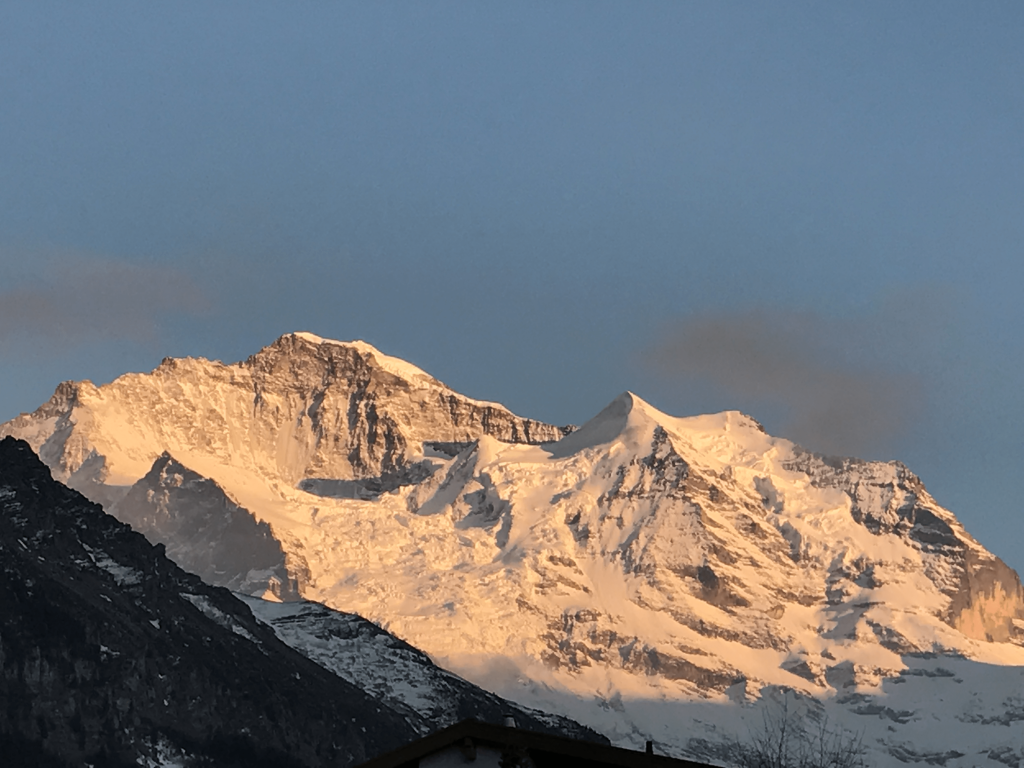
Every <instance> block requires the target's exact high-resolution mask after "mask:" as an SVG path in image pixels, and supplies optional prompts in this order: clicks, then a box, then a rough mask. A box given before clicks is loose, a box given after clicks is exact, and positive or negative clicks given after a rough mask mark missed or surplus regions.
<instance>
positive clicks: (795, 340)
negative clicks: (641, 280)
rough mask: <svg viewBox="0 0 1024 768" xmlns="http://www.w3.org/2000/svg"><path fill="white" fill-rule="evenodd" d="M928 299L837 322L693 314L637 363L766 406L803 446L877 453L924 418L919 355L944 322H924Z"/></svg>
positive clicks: (737, 402) (739, 402)
mask: <svg viewBox="0 0 1024 768" xmlns="http://www.w3.org/2000/svg"><path fill="white" fill-rule="evenodd" d="M933 299H935V297H934V296H931V295H927V294H924V293H922V294H920V295H917V296H914V297H913V298H911V299H908V298H907V297H903V298H902V299H901V300H900V301H893V302H889V303H888V304H886V305H884V306H882V307H876V308H874V309H873V310H872V311H870V312H867V313H864V314H862V315H860V316H858V317H853V318H849V317H847V318H843V319H836V318H832V317H827V316H824V315H822V314H818V313H812V312H793V311H787V310H780V309H756V310H749V311H743V312H732V313H728V312H722V313H707V314H698V315H694V316H691V317H688V318H686V319H683V320H681V321H679V322H678V323H676V324H674V325H673V326H672V327H670V328H669V329H668V331H667V332H666V333H665V334H664V336H663V337H662V339H661V340H660V342H659V343H657V344H656V345H654V346H653V347H652V348H650V349H649V350H647V353H646V355H645V358H646V361H647V362H648V364H649V365H650V366H651V367H652V368H653V369H654V370H655V371H656V372H657V373H659V374H661V375H662V376H663V377H666V378H669V379H674V380H689V381H703V382H705V383H710V384H711V385H712V386H713V387H715V388H716V389H717V390H718V391H719V393H720V394H723V395H725V397H726V399H727V400H728V402H729V403H730V405H729V407H734V408H738V409H741V410H747V411H749V410H751V409H753V408H754V407H756V406H758V405H760V406H763V407H771V408H772V409H773V410H775V411H777V412H778V413H781V414H782V416H781V417H780V423H778V424H773V425H772V426H773V428H774V429H775V430H776V431H777V432H778V433H779V434H781V435H782V436H785V437H788V438H790V439H792V440H795V441H796V442H798V443H800V444H802V445H804V446H806V447H807V448H810V449H812V450H816V451H821V452H824V453H832V454H842V455H853V456H877V455H880V454H885V453H888V452H890V451H891V450H892V448H893V446H894V445H896V444H897V442H898V441H899V440H900V439H901V438H902V437H904V436H905V435H906V434H907V433H908V431H909V430H911V429H913V427H914V425H915V424H916V423H917V422H918V419H919V418H920V417H921V415H922V414H923V411H924V404H925V400H926V396H927V391H926V386H927V377H926V376H924V375H923V374H922V372H923V371H924V370H925V369H927V368H928V360H926V359H924V358H926V357H927V356H928V355H930V354H933V353H934V351H935V348H936V347H937V346H938V345H941V340H940V339H939V335H940V334H941V333H942V332H943V328H944V327H945V325H946V324H944V323H943V322H941V319H940V321H938V322H932V320H934V319H935V316H936V309H935V308H936V307H938V306H941V305H942V303H941V302H936V301H933ZM946 306H948V304H946ZM752 415H754V416H757V413H753V414H752Z"/></svg>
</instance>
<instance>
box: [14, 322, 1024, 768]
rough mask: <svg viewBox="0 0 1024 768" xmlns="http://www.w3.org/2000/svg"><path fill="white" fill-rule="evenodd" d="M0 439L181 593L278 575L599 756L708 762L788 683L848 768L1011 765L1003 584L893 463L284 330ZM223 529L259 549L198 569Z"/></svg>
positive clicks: (1013, 696)
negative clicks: (580, 410) (849, 738)
mask: <svg viewBox="0 0 1024 768" xmlns="http://www.w3.org/2000/svg"><path fill="white" fill-rule="evenodd" d="M0 431H2V432H4V433H10V434H15V435H18V436H20V437H24V438H25V439H27V440H29V441H30V442H31V443H32V444H33V447H35V448H37V449H38V450H39V451H40V455H41V456H42V457H43V458H44V460H45V461H46V462H47V463H48V464H50V466H51V467H52V468H53V469H54V472H55V474H56V475H57V476H59V477H64V478H67V479H68V481H69V482H70V483H72V484H75V485H76V487H79V488H81V489H82V490H83V492H84V493H86V495H90V496H91V497H92V498H95V499H97V500H100V501H101V502H103V503H106V504H107V507H108V509H109V510H111V511H112V512H113V513H114V514H116V515H119V516H121V517H122V519H126V520H129V521H133V524H136V525H139V524H140V523H139V521H140V520H142V521H147V522H146V523H145V525H149V526H150V528H149V530H148V535H150V536H152V537H154V540H164V541H165V543H166V544H167V546H168V552H169V553H170V552H172V551H176V550H174V546H176V544H175V543H176V542H178V543H180V545H181V546H180V550H181V552H182V554H181V555H180V557H186V556H188V557H193V558H197V557H198V558H199V559H200V560H203V563H202V567H204V568H206V569H207V570H206V571H204V573H206V574H207V578H212V579H214V580H217V579H220V580H221V581H222V582H223V583H232V584H236V585H237V584H245V583H248V584H249V587H247V588H248V589H251V591H252V592H254V593H257V594H265V593H266V592H267V591H268V590H269V592H270V593H271V594H274V595H276V596H278V597H279V598H280V597H282V596H284V597H288V596H289V594H290V593H288V591H287V589H284V590H283V591H282V588H281V586H280V585H282V584H287V583H291V582H288V579H292V580H294V584H295V589H296V590H297V591H298V592H299V593H301V594H302V596H303V597H306V598H310V599H314V600H318V601H320V602H323V603H325V604H326V605H329V606H332V607H334V608H337V609H339V610H343V611H348V612H354V613H358V614H360V615H362V616H365V617H366V618H368V619H371V620H372V621H374V622H376V623H378V624H381V625H382V626H385V627H386V628H388V629H389V630H390V631H393V632H394V633H395V634H397V635H398V636H400V637H402V638H403V639H405V640H407V641H409V642H410V643H411V644H413V645H415V646H417V647H419V648H421V649H423V650H424V651H426V652H427V653H429V654H430V655H431V656H432V657H433V658H434V659H435V660H437V661H439V662H440V663H441V664H442V665H443V666H445V667H447V668H448V669H451V670H453V671H455V672H457V673H459V674H460V675H463V676H464V677H466V678H467V679H469V680H472V681H473V682H476V683H479V684H481V685H483V686H484V687H486V688H489V689H491V690H494V691H496V692H498V693H500V694H502V695H505V696H508V697H510V698H513V699H515V700H517V701H519V702H521V703H523V704H526V705H530V706H539V707H542V708H546V709H549V710H550V711H557V712H562V713H565V714H568V715H570V716H572V717H575V718H576V719H578V720H580V721H581V722H584V723H587V724H589V725H592V726H594V727H596V728H598V729H599V730H601V731H603V732H604V733H606V734H607V735H609V736H611V737H612V738H613V739H614V740H616V741H617V742H619V743H623V744H633V745H639V744H642V743H643V740H645V739H653V740H654V741H656V742H657V743H658V744H659V745H660V748H661V749H665V750H666V751H670V752H674V753H676V754H681V755H682V754H687V755H693V756H698V757H706V756H709V755H710V756H715V755H718V756H719V757H721V758H722V759H725V756H727V745H728V744H729V743H730V742H731V741H736V740H743V739H744V738H746V736H748V735H749V731H748V729H749V728H750V727H752V725H754V726H756V724H757V723H758V722H760V717H761V715H760V708H762V707H765V706H770V703H771V702H772V701H773V700H775V699H777V698H778V697H779V696H780V695H782V694H781V693H780V691H783V690H791V691H795V692H796V695H797V696H798V702H799V707H802V708H804V709H805V710H806V713H807V716H808V717H811V718H817V717H819V716H820V715H821V714H822V713H825V714H828V716H829V717H830V718H831V719H832V720H833V721H834V722H838V723H840V724H842V725H843V726H844V727H847V728H849V729H850V730H851V731H856V732H863V734H864V740H865V744H866V746H867V747H868V748H869V750H870V760H871V761H873V762H874V763H876V764H886V763H888V764H896V763H897V762H905V761H918V760H920V761H929V762H938V763H942V764H945V765H948V766H968V765H985V764H989V765H993V766H995V765H1016V764H1017V763H1016V762H1015V761H1024V754H1022V752H1021V749H1022V748H1024V747H1022V746H1021V745H1024V715H1022V714H1021V712H1022V707H1021V699H1020V698H1019V697H1020V695H1021V691H1022V690H1024V648H1022V647H1021V645H1020V641H1021V638H1022V628H1024V595H1022V590H1021V585H1020V581H1019V579H1018V578H1017V575H1016V574H1015V573H1014V572H1013V571H1012V570H1011V569H1009V568H1008V567H1007V566H1005V565H1004V564H1003V563H1002V562H1001V561H1000V560H999V559H998V558H996V557H994V556H993V555H992V554H991V553H989V552H988V551H987V550H986V549H985V548H984V547H983V546H982V545H981V544H979V543H978V542H976V541H975V540H974V539H973V538H971V536H970V535H969V534H968V533H967V532H966V531H964V529H963V527H962V526H961V525H960V524H959V522H958V521H957V520H956V518H955V516H954V515H953V514H952V513H951V512H949V511H948V510H945V509H943V508H942V507H941V506H940V505H938V504H937V503H936V502H935V500H934V499H932V498H931V496H930V495H929V494H928V493H927V491H926V490H925V488H924V486H923V484H922V483H921V481H920V480H919V479H918V478H917V477H916V476H914V475H913V474H912V473H911V472H910V471H909V470H908V469H907V468H906V467H904V466H902V465H901V464H899V463H896V462H889V463H881V462H862V461H857V460H853V459H832V458H828V457H823V456H818V455H815V454H812V453H808V452H807V451H804V450H802V449H801V448H800V447H799V446H796V445H794V444H793V443H791V442H789V441H787V440H784V439H780V438H775V437H771V436H769V435H767V434H765V432H764V430H763V429H762V428H761V427H760V425H759V424H757V422H755V421H754V420H753V419H751V418H749V417H747V416H744V415H742V414H740V413H737V412H726V413H721V414H715V415H708V416H698V417H691V418H681V419H680V418H674V417H671V416H668V415H666V414H663V413H661V412H659V411H658V410H656V409H655V408H653V407H652V406H650V405H649V404H647V403H645V402H644V401H643V400H641V399H640V398H638V397H636V396H635V395H632V394H630V393H626V394H624V395H622V396H620V397H619V398H616V399H615V400H614V401H613V402H612V403H611V404H610V405H609V406H608V407H607V408H606V409H605V410H604V411H603V412H602V413H600V414H598V415H597V416H596V417H594V419H592V420H591V421H590V422H588V423H587V424H585V425H584V426H583V427H581V428H580V429H579V430H577V431H574V432H573V431H571V430H569V429H568V428H562V429H560V428H556V427H552V426H549V425H544V424H540V423H538V422H531V421H529V420H526V419H521V418H519V417H517V416H514V415H513V414H511V413H509V412H508V411H507V410H506V409H504V408H502V407H501V406H498V405H494V404H488V403H480V402H478V401H474V400H470V399H468V398H464V397H462V396H460V395H457V394H456V393H454V392H452V391H451V390H449V389H447V388H446V387H444V385H442V384H440V383H439V382H437V381H436V380H434V379H432V378H430V377H429V376H428V375H427V374H425V373H423V372H422V371H420V370H419V369H418V368H415V367H413V366H410V365H408V364H407V363H404V362H402V361H398V360H395V359H394V358H388V357H386V356H384V355H382V354H381V353H379V352H377V351H376V350H374V349H373V348H372V347H369V346H368V345H365V344H362V343H359V342H356V343H340V342H330V341H325V340H322V339H319V338H318V337H312V336H310V335H307V334H292V335H289V336H285V337H282V338H281V339H279V340H278V341H277V342H275V344H273V345H271V346H270V347H268V348H267V349H264V350H263V351H261V352H260V353H258V354H257V355H255V356H253V357H252V358H250V359H249V360H248V361H246V362H245V363H241V364H238V365H235V366H225V365H222V364H219V363H211V362H208V361H205V360H191V359H189V360H184V361H165V362H164V364H163V365H161V366H160V368H158V369H157V370H156V371H154V372H153V373H152V374H145V375H140V374H133V375H128V376H124V377H121V378H120V379H118V380H116V381H115V382H112V383H111V384H109V385H105V386H103V387H98V388H97V387H94V386H92V385H91V384H88V383H87V382H83V383H78V384H65V385H61V387H60V388H59V389H58V391H57V393H56V394H55V395H54V397H53V398H52V399H51V401H50V402H49V403H48V404H46V405H44V406H43V407H42V408H40V409H39V410H38V411H36V412H35V413H34V414H29V415H25V416H22V417H19V418H18V419H15V420H14V421H12V422H8V423H7V424H6V425H4V426H3V427H2V428H0ZM165 452H166V453H167V455H166V456H164V453H165ZM132 486H134V487H132ZM129 489H131V490H129ZM194 493H201V495H202V496H203V498H204V499H205V500H206V501H204V502H197V500H196V497H195V495H194ZM218 494H219V495H218ZM186 499H189V500H188V501H187V502H186V501H185V500H186ZM214 499H216V501H214ZM226 510H230V511H229V512H228V511H226ZM226 514H227V515H231V516H238V518H237V519H238V520H242V524H241V525H242V527H243V528H245V529H246V531H248V533H246V536H250V535H251V536H256V537H257V538H259V540H260V541H262V542H266V541H267V539H266V537H263V534H262V533H260V531H266V530H268V529H269V531H270V534H269V535H270V536H271V537H272V538H273V541H274V542H275V543H276V545H277V546H279V548H280V552H281V554H282V558H278V559H276V560H274V559H273V558H270V559H269V560H268V559H266V558H262V559H259V558H257V559H252V560H251V562H250V561H245V562H242V560H244V558H241V560H240V559H239V556H238V554H237V552H236V553H234V554H233V555H232V556H231V557H230V558H227V557H225V556H223V555H221V554H217V547H216V546H205V549H204V550H203V553H202V554H201V555H197V554H196V553H195V552H194V550H195V545H194V544H193V543H192V542H193V540H201V541H204V542H212V541H214V540H216V539H217V537H218V536H220V535H221V533H220V531H226V530H229V529H230V530H236V528H237V526H236V524H235V523H231V524H230V525H229V524H228V523H226V522H223V520H222V519H219V518H218V517H217V516H218V515H221V517H222V518H223V516H224V515H226ZM245 515H248V516H249V517H248V519H249V520H250V521H251V522H245V519H246V518H245V517H244V516H245ZM233 519H234V518H233ZM161 521H162V522H161ZM174 521H177V522H174ZM181 521H188V522H187V524H182V523H181ZM259 525H266V526H268V527H269V528H268V529H263V528H259ZM143 529H144V530H145V528H143ZM185 530H189V531H191V533H190V534H188V536H192V537H198V539H189V538H188V537H187V536H185V535H184V534H183V531H185ZM238 530H240V528H239V529H238ZM257 534H258V535H257ZM183 536H185V537H184V538H183ZM260 537H263V538H260ZM239 540H240V541H241V540H248V539H245V537H242V538H241V539H239ZM253 540H254V541H255V539H253ZM172 545H173V546H172ZM189 551H191V552H192V554H187V552H189ZM261 551H262V550H261ZM267 551H268V552H276V550H273V549H272V548H270V549H268V550H267ZM204 558H205V559H204ZM270 560H273V563H271V562H270ZM282 563H283V564H284V567H285V572H282V571H281V570H280V566H281V564H282ZM271 565H272V566H273V568H277V569H278V570H277V571H274V572H273V573H270V574H269V575H267V574H266V573H263V572H264V571H268V568H270V566H271ZM261 569H262V570H261ZM271 570H272V569H271ZM218 573H219V574H220V575H218ZM261 573H263V575H262V576H261V575H260V574H261ZM211 574H212V575H211ZM247 579H248V581H246V580H247ZM260 579H263V580H262V581H260ZM273 579H277V581H276V582H275V581H273ZM274 584H277V585H278V587H277V590H278V591H276V592H275V588H274ZM282 637H284V639H286V640H287V639H288V638H287V637H285V636H284V635H282ZM293 639H294V638H293ZM947 673H948V674H947ZM1022 764H1024V763H1022Z"/></svg>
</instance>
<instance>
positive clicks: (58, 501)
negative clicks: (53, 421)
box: [0, 437, 601, 768]
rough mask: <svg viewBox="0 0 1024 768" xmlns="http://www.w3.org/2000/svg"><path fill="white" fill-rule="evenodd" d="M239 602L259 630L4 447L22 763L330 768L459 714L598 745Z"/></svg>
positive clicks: (229, 602)
mask: <svg viewBox="0 0 1024 768" xmlns="http://www.w3.org/2000/svg"><path fill="white" fill-rule="evenodd" d="M247 600H248V602H249V604H250V605H251V606H252V608H253V609H254V610H256V611H258V618H259V619H260V621H257V620H256V618H254V616H253V613H252V612H251V611H250V609H249V608H247V607H246V605H245V604H244V603H243V602H242V601H241V600H239V599H238V597H236V596H233V595H232V594H230V593H229V592H228V591H227V590H225V589H221V588H218V587H212V586H210V585H208V584H206V583H204V582H203V581H202V580H200V579H199V578H198V577H197V576H195V575H193V574H191V573H186V572H185V571H183V570H182V569H180V568H179V567H177V566H176V565H174V564H173V563H172V562H170V561H169V560H168V559H167V558H166V557H165V556H164V553H163V550H162V548H161V547H159V546H153V545H152V544H150V543H149V542H147V541H146V540H145V539H144V538H143V537H142V536H141V535H139V534H138V533H136V532H134V531H132V530H131V529H130V528H129V527H128V526H126V525H124V524H122V523H119V522H118V521H116V520H115V519H114V518H113V517H111V516H110V515H107V514H105V513H104V512H103V510H102V509H101V508H100V507H98V506H97V505H95V504H93V503H91V502H89V501H88V500H86V499H85V498H83V497H82V496H81V495H80V494H79V493H77V492H75V491H73V490H70V489H68V488H67V487H65V486H63V485H61V484H60V483H57V482H56V481H54V480H53V479H52V478H51V477H50V471H49V470H48V469H47V468H46V466H45V465H43V464H42V462H40V461H39V459H38V458H37V457H36V455H35V454H33V453H32V451H31V449H30V447H29V446H28V445H27V444H26V443H24V442H22V441H17V440H14V439H12V438H9V437H8V438H4V439H2V440H0V608H2V610H0V700H3V701H4V702H5V705H4V707H3V709H2V711H0V745H2V746H4V747H5V748H12V749H14V750H15V752H17V753H18V754H20V760H21V761H20V762H17V764H18V765H66V764H67V763H65V762H64V761H70V762H71V763H73V764H83V765H84V764H100V765H127V764H128V763H131V764H133V765H144V766H150V767H151V768H155V766H160V765H183V764H188V765H191V764H202V765H210V766H219V765H238V764H240V763H239V762H238V761H240V760H241V761H242V762H243V763H244V764H245V765H251V766H257V765H273V766H296V768H298V766H310V767H311V766H338V767H339V768H340V767H342V766H347V765H351V764H353V763H359V762H362V761H363V760H365V759H366V758H367V757H372V756H373V755H375V754H378V753H380V752H384V751H388V750H390V749H394V748H396V747H398V746H401V745H402V744H403V743H406V742H408V741H410V740H412V739H413V738H415V737H416V736H418V735H423V734H424V733H427V732H429V731H431V730H435V729H438V728H441V727H445V726H448V725H451V724H453V723H454V722H456V721H457V720H459V719H464V718H468V717H474V718H476V719H479V720H483V721H485V722H492V723H501V722H503V720H504V719H505V718H506V717H508V716H512V717H514V718H515V719H516V720H517V722H518V723H519V724H520V726H521V727H525V728H528V729H530V730H534V731H541V732H548V733H553V734H558V735H571V736H573V737H575V738H580V739H586V740H600V738H601V737H599V736H598V735H597V734H596V733H594V732H593V731H590V730H588V729H586V728H584V727H582V726H580V725H579V724H577V723H574V722H572V721H570V720H567V719H566V718H564V717H558V716H555V715H549V714H546V713H543V712H532V711H528V710H526V709H524V708H522V707H519V706H516V705H515V704H513V703H511V702H508V701H505V700H504V699H501V698H500V697H498V696H496V695H494V694H492V693H488V692H486V691H483V690H481V689H480V688H478V687H476V686H474V685H472V684H471V683H468V682H466V681H465V680H462V679H461V678H458V677H457V676H455V675H453V674H451V673H448V672H445V671H444V670H441V669H439V668H438V667H437V666H435V665H434V664H433V663H432V662H431V661H430V660H429V659H428V658H427V657H426V656H425V655H424V654H423V653H422V652H420V651H417V650H415V649H413V648H411V647H410V646H408V645H407V644H406V643H404V642H402V641H401V640H399V639H398V638H396V637H394V636H393V635H390V634H389V633H387V632H385V631H384V630H382V629H380V628H379V627H376V626H375V625H373V624H371V623H370V622H368V621H366V620H365V619H362V618H360V617H358V616H352V615H347V614H341V613H338V612H336V611H332V610H330V609H328V608H325V607H324V606H322V605H319V604H316V603H307V602H304V601H299V602H289V603H269V602H266V601H263V600H259V599H257V598H247ZM265 625H270V626H269V627H268V626H265ZM278 635H280V636H281V637H282V638H283V639H284V640H285V642H282V641H281V640H280V639H278V637H277V636H278ZM289 646H292V647H289ZM293 647H294V648H295V649H297V650H299V653H296V652H295V650H293ZM313 662H316V663H313ZM396 675H399V676H400V679H396ZM0 762H3V763H4V764H5V765H6V764H7V762H4V761H3V760H0Z"/></svg>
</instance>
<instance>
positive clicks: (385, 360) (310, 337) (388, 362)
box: [275, 331, 440, 383]
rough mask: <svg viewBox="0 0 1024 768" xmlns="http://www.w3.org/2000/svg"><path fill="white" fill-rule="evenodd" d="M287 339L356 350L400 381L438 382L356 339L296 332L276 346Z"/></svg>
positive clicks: (283, 338) (287, 335)
mask: <svg viewBox="0 0 1024 768" xmlns="http://www.w3.org/2000/svg"><path fill="white" fill-rule="evenodd" d="M285 339H290V340H298V341H303V342H306V343H307V344H311V345H314V346H317V347H321V346H324V345H329V346H336V347H347V348H348V349H353V350H355V351H356V352H358V353H359V354H360V355H361V356H362V357H364V358H367V360H368V362H370V363H371V364H375V366H376V367H378V368H381V369H383V370H385V371H387V372H388V373H390V374H392V375H393V376H397V377H398V378H400V379H405V380H406V381H417V380H421V381H422V380H427V381H430V382H436V381H437V379H435V378H434V377H433V376H431V375H430V374H429V373H427V372H426V371H424V370H423V369H422V368H419V367H417V366H415V365H413V364H412V363H408V362H406V361H405V360H402V359H401V358H399V357H392V356H391V355H385V354H384V353H383V352H381V351H380V350H379V349H377V348H376V347H375V346H373V345H372V344H370V343H368V342H365V341H362V340H360V339H356V340H354V341H336V340H335V339H325V338H323V337H322V336H317V335H316V334H315V333H310V332H309V331H295V332H293V333H287V334H285V335H284V336H282V337H281V338H279V339H278V340H277V342H275V344H280V343H281V342H283V341H284V340H285ZM438 383H440V382H438Z"/></svg>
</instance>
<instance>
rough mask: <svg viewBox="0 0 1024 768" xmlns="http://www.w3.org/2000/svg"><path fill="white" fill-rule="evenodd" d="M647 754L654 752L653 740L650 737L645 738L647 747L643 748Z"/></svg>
mask: <svg viewBox="0 0 1024 768" xmlns="http://www.w3.org/2000/svg"><path fill="white" fill-rule="evenodd" d="M644 752H646V753H647V754H648V755H653V754H654V742H653V741H651V740H650V739H648V740H647V748H646V749H645V750H644Z"/></svg>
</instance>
